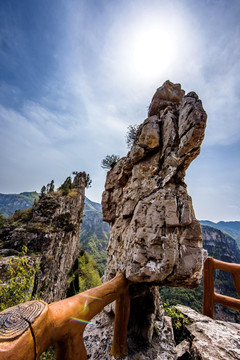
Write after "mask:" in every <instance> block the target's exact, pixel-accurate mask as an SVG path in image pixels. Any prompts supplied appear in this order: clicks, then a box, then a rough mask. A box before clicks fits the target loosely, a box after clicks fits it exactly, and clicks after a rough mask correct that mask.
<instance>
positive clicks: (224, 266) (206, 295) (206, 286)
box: [202, 257, 240, 318]
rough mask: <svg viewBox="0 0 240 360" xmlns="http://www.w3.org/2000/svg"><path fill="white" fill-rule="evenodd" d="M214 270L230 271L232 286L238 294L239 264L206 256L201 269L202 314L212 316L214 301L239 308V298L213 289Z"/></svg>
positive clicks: (239, 280) (239, 285)
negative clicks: (202, 269)
mask: <svg viewBox="0 0 240 360" xmlns="http://www.w3.org/2000/svg"><path fill="white" fill-rule="evenodd" d="M214 270H223V271H227V272H230V273H231V274H232V276H233V281H234V286H235V288H236V290H237V293H238V295H239V296H240V277H239V275H240V264H234V263H227V262H224V261H220V260H216V259H214V258H212V257H208V258H207V259H206V260H205V262H204V271H203V310H202V312H203V315H207V316H209V317H211V318H213V317H214V303H218V304H221V305H223V306H227V307H230V308H232V309H235V310H240V300H239V299H235V298H232V297H229V296H225V295H221V294H218V293H216V292H215V291H214Z"/></svg>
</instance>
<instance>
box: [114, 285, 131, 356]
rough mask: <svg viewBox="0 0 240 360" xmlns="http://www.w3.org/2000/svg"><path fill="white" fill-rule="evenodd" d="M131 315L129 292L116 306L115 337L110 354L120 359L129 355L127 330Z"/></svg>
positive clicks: (118, 300) (122, 296) (121, 297)
mask: <svg viewBox="0 0 240 360" xmlns="http://www.w3.org/2000/svg"><path fill="white" fill-rule="evenodd" d="M129 314H130V297H129V292H128V291H126V292H125V293H123V294H122V295H121V296H120V297H119V298H118V299H117V300H116V306H115V321H114V335H113V343H112V349H111V352H110V354H111V355H113V356H114V357H115V358H116V359H119V358H121V357H123V356H125V355H127V353H128V346H127V328H128V320H129Z"/></svg>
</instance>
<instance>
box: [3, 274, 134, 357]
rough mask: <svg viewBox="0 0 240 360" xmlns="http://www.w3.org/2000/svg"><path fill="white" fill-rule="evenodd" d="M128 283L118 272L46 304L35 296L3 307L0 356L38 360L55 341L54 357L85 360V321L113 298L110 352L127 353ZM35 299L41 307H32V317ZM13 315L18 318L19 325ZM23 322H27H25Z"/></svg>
mask: <svg viewBox="0 0 240 360" xmlns="http://www.w3.org/2000/svg"><path fill="white" fill-rule="evenodd" d="M129 285H130V282H129V281H128V280H127V279H126V278H125V277H124V275H122V274H121V273H118V274H117V275H116V276H115V278H114V279H112V280H110V281H108V282H106V283H104V284H103V285H100V286H98V287H96V288H92V289H89V290H86V291H84V292H82V293H80V294H78V295H74V296H72V297H70V298H67V299H64V300H61V301H58V302H54V303H52V304H49V305H48V304H47V303H44V302H42V301H37V300H35V301H31V302H28V303H25V304H20V305H19V306H18V305H17V306H14V307H12V308H9V309H6V310H4V311H3V312H2V313H1V315H2V324H3V325H4V328H3V329H2V331H0V360H23V359H24V360H33V359H34V360H37V359H39V357H40V355H41V354H42V352H43V351H45V350H46V349H47V348H48V347H49V346H51V345H53V344H56V359H57V360H72V359H74V360H86V359H87V353H86V349H85V346H84V343H83V332H84V329H85V327H86V324H87V323H90V320H91V319H92V318H93V317H94V316H95V315H96V314H98V313H100V312H101V311H102V309H103V308H104V307H105V306H106V305H107V304H110V303H111V302H113V301H115V300H117V304H116V308H115V322H114V335H113V343H112V349H111V354H112V355H114V357H115V358H120V357H122V356H124V355H126V354H127V325H128V318H129V313H130V298H129V293H128V288H129ZM38 303H41V304H40V305H41V306H40V310H39V311H38V312H37V311H35V314H36V316H35V317H34V315H33V316H32V313H33V312H34V311H32V308H33V307H37V305H38ZM24 311H25V312H24ZM17 314H20V315H19V316H17ZM29 314H30V315H29ZM16 318H17V320H18V319H20V320H19V321H20V326H19V327H18V324H17V323H16ZM22 322H23V323H24V325H25V328H24V329H23V327H22ZM26 322H27V323H28V325H29V326H28V325H27V326H26ZM90 324H91V323H90ZM22 329H23V330H22ZM0 330H1V329H0Z"/></svg>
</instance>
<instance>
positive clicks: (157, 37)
mask: <svg viewBox="0 0 240 360" xmlns="http://www.w3.org/2000/svg"><path fill="white" fill-rule="evenodd" d="M129 41H131V42H132V46H131V49H132V51H131V53H130V54H129V60H130V63H129V65H130V66H131V68H132V71H134V72H136V75H138V76H141V77H143V78H145V77H146V78H153V77H154V76H156V74H159V73H162V72H164V71H165V70H166V69H167V68H168V67H169V66H171V65H172V64H173V62H174V59H175V56H176V55H177V53H176V48H177V40H176V35H175V34H174V32H173V31H171V30H170V29H164V27H162V26H160V25H153V24H150V25H149V26H148V28H147V29H140V30H139V31H137V32H136V33H135V34H133V36H132V39H130V40H129Z"/></svg>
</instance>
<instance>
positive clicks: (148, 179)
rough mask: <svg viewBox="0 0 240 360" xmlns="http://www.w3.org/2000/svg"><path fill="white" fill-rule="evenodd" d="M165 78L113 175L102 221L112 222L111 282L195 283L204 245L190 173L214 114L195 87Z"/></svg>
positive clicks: (108, 272) (107, 186) (107, 273)
mask: <svg viewBox="0 0 240 360" xmlns="http://www.w3.org/2000/svg"><path fill="white" fill-rule="evenodd" d="M184 94H185V92H184V91H183V90H182V89H181V86H180V85H179V84H173V83H171V82H170V81H166V82H165V83H164V84H163V86H162V87H160V88H159V89H157V91H156V93H155V95H154V96H153V99H152V102H151V104H150V107H149V112H148V118H147V119H146V120H145V121H144V122H143V123H142V124H141V125H140V126H139V128H138V131H137V136H136V137H137V138H136V140H135V141H134V143H133V145H132V148H131V150H130V152H129V153H128V154H127V156H126V157H123V158H121V159H120V160H119V161H118V162H117V163H116V164H115V166H114V167H113V169H111V170H110V171H109V172H108V174H107V178H106V183H105V191H104V193H103V196H102V210H103V220H104V221H107V222H109V223H110V224H111V231H110V240H109V245H108V250H107V251H108V262H107V267H106V271H105V280H109V279H110V278H112V277H113V276H114V275H115V274H116V273H117V271H118V270H121V271H122V272H123V273H124V274H125V276H126V277H127V278H128V279H129V280H130V281H132V282H148V283H152V284H155V285H158V284H166V285H170V286H171V285H172V286H185V287H195V286H197V285H198V284H199V282H200V279H201V273H202V264H203V259H204V254H205V253H204V250H203V248H202V233H201V227H200V223H199V221H197V220H196V218H195V215H194V210H193V206H192V201H191V197H190V196H189V195H188V193H187V188H186V184H185V182H184V176H185V172H186V169H187V168H188V166H189V164H190V163H191V162H192V161H193V159H195V158H196V156H197V155H198V154H199V152H200V145H201V142H202V140H203V138H204V130H205V126H206V118H207V115H206V113H205V111H204V109H203V107H202V103H201V101H200V100H199V99H198V96H197V95H196V94H195V93H194V92H190V93H188V94H187V95H184Z"/></svg>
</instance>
